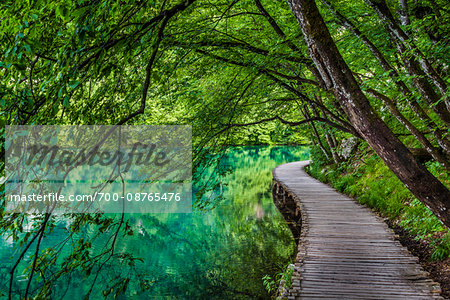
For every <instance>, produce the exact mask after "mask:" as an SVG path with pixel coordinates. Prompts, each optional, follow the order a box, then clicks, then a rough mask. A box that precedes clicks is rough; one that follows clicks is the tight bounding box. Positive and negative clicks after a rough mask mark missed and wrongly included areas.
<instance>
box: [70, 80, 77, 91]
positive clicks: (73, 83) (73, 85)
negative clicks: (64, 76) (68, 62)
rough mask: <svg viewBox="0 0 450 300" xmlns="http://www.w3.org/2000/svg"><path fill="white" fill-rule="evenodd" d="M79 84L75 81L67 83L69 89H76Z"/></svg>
mask: <svg viewBox="0 0 450 300" xmlns="http://www.w3.org/2000/svg"><path fill="white" fill-rule="evenodd" d="M79 84H80V82H79V81H78V80H77V81H70V82H69V87H71V88H73V89H74V88H76V87H77V86H78V85H79Z"/></svg>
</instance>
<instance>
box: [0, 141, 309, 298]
mask: <svg viewBox="0 0 450 300" xmlns="http://www.w3.org/2000/svg"><path fill="white" fill-rule="evenodd" d="M308 155H309V152H308V149H306V148H301V147H294V146H280V147H268V146H260V147H236V148H232V149H230V150H229V151H228V152H227V154H226V155H225V157H224V158H223V161H222V163H223V164H224V165H225V166H228V167H230V169H231V170H232V172H229V173H227V174H226V175H225V176H224V177H223V178H221V179H220V180H221V184H220V185H219V186H218V188H217V189H216V190H215V191H214V193H215V194H216V195H217V194H221V195H222V196H223V199H222V200H221V201H220V202H219V203H216V206H215V207H214V209H211V210H208V211H199V210H197V211H194V212H193V213H192V214H145V215H142V214H135V215H127V220H128V222H129V224H130V227H131V229H132V230H133V235H130V236H126V237H121V238H120V239H119V240H118V243H117V245H116V249H115V252H116V253H132V254H133V255H134V256H136V257H139V258H141V260H136V261H135V262H134V263H133V264H131V265H130V264H124V263H123V261H119V260H110V261H108V263H106V264H105V266H104V267H103V268H102V270H101V272H100V274H99V275H98V278H97V281H96V284H95V286H94V287H93V291H92V295H93V296H92V298H93V299H96V298H98V297H99V296H101V295H103V296H105V295H106V296H107V297H112V296H113V294H114V291H115V290H114V288H113V282H114V280H116V278H118V277H120V276H122V277H126V278H128V279H129V280H130V282H129V283H128V285H127V290H126V292H125V294H124V295H121V296H119V297H118V298H119V299H121V298H123V299H125V298H127V299H129V298H132V299H148V298H155V297H156V298H186V299H231V298H233V299H247V298H252V299H254V298H268V295H267V293H266V291H265V290H264V287H263V284H262V280H261V278H262V277H263V276H264V275H266V274H269V275H271V276H275V274H277V273H278V272H280V269H281V268H282V267H283V266H285V265H286V264H287V263H288V262H289V260H290V259H291V258H292V254H293V253H294V248H295V247H294V242H293V238H292V237H291V234H290V231H289V229H288V228H287V226H286V225H285V223H284V220H283V219H282V217H281V215H280V214H279V212H278V211H277V209H276V208H275V206H274V205H273V203H272V198H271V193H270V183H271V178H272V175H271V171H272V169H273V168H274V167H275V166H276V165H278V164H281V163H284V162H289V161H295V160H302V159H308ZM211 172H213V171H211ZM212 175H213V177H214V176H215V174H214V173H213V174H212ZM69 226H70V224H69V223H67V222H65V221H61V222H60V223H58V226H57V227H56V228H55V230H54V232H53V234H52V235H51V236H49V237H47V238H46V240H45V243H44V245H43V247H42V249H45V248H50V247H52V246H54V245H56V244H58V243H60V242H61V240H62V239H64V238H65V237H66V236H67V233H68V228H69ZM95 234H98V230H97V228H96V227H89V226H88V227H86V228H84V229H83V234H82V235H79V236H77V237H73V240H72V241H70V243H76V242H77V239H80V238H84V239H85V240H86V239H89V238H90V237H92V236H94V235H95ZM110 236H111V233H110V232H106V233H104V234H103V235H100V237H99V238H97V239H96V240H95V242H94V243H93V245H92V248H91V250H90V255H91V256H94V255H96V254H98V253H100V252H101V251H102V249H104V246H105V243H106V242H107V241H108V239H109V237H110ZM16 247H17V245H13V244H12V243H11V241H10V240H8V239H7V238H3V240H2V241H1V243H0V263H1V275H0V276H1V278H0V279H1V281H0V282H1V283H0V290H1V291H6V290H7V283H8V281H9V277H8V272H9V269H10V267H11V263H12V260H11V256H12V257H17V255H18V248H16ZM32 248H33V247H32ZM61 251H62V252H61V254H62V256H67V255H69V252H68V250H67V249H65V248H63V249H62V250H61ZM30 256H31V253H27V259H28V261H29V260H30ZM57 268H58V266H57V265H56V264H55V267H54V270H52V271H56V270H57ZM22 271H23V266H22ZM21 273H22V272H21V271H20V272H18V273H16V274H17V277H16V280H15V284H14V288H15V290H17V291H19V290H21V289H22V290H23V289H24V286H25V285H26V278H25V275H21ZM94 273H95V272H93V274H91V275H88V276H87V275H86V274H84V273H83V274H81V273H80V274H74V273H72V274H69V275H67V276H64V278H62V279H60V280H58V282H56V283H55V284H54V285H53V290H52V296H53V297H54V299H61V298H77V299H78V298H82V297H83V296H84V295H85V294H86V293H87V292H88V291H89V289H90V288H91V283H92V282H93V276H95V274H94ZM40 284H42V282H41V283H40ZM40 286H41V285H40ZM36 287H37V288H38V287H39V286H36ZM16 295H18V294H16Z"/></svg>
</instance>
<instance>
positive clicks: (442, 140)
mask: <svg viewBox="0 0 450 300" xmlns="http://www.w3.org/2000/svg"><path fill="white" fill-rule="evenodd" d="M400 1H406V0H400ZM322 3H324V4H325V5H326V6H327V7H328V9H329V10H330V12H331V13H332V14H333V15H335V16H336V18H337V19H338V21H339V22H340V23H342V25H343V26H344V27H345V28H347V29H348V30H350V31H351V32H352V33H353V34H354V35H355V36H356V37H357V38H359V39H361V41H362V42H363V43H364V45H366V47H367V48H368V49H369V50H370V52H371V53H372V55H373V56H374V57H375V58H376V59H377V61H378V63H379V64H380V66H381V67H382V68H383V70H384V71H386V72H389V76H391V77H392V79H393V82H394V83H395V84H396V85H397V87H398V89H399V90H400V92H401V93H402V94H403V96H405V98H406V99H407V101H408V105H409V106H410V107H411V109H412V110H413V112H414V113H415V114H416V115H417V116H418V117H419V118H420V119H421V120H422V121H423V122H424V123H425V125H426V126H427V128H428V129H429V130H430V131H431V132H432V133H433V135H434V137H435V139H436V141H437V142H438V144H439V146H440V147H441V148H442V150H444V152H445V153H446V154H450V143H449V142H448V140H447V138H446V137H445V136H444V131H443V130H442V129H440V128H439V127H438V125H436V124H435V123H434V121H433V120H432V119H431V118H430V117H429V116H428V115H427V113H426V112H425V111H424V110H423V109H422V107H421V106H420V105H419V103H418V102H417V101H416V100H415V99H414V97H413V96H412V93H411V91H410V90H409V88H408V87H407V86H406V84H405V83H404V82H403V81H402V80H401V79H400V76H399V74H398V72H397V71H396V70H395V69H394V68H393V67H392V66H391V64H390V63H389V62H388V61H387V60H386V58H385V57H384V55H383V54H382V53H381V51H380V50H379V49H378V48H377V47H376V46H375V44H374V43H372V41H371V40H369V38H368V37H367V36H366V35H365V34H363V33H362V32H361V31H360V30H359V29H358V28H357V27H356V26H355V24H353V23H352V22H351V21H350V20H349V19H347V18H346V17H345V16H344V15H342V14H341V13H340V12H338V11H337V10H336V9H335V8H334V7H333V6H332V5H331V3H330V2H329V1H328V0H322ZM441 108H442V107H441Z"/></svg>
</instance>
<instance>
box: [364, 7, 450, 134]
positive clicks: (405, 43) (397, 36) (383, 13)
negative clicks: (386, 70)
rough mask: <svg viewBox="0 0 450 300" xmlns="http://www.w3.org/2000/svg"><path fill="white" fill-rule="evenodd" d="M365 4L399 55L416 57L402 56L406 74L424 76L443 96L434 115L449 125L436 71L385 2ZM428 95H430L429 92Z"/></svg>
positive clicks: (448, 104)
mask: <svg viewBox="0 0 450 300" xmlns="http://www.w3.org/2000/svg"><path fill="white" fill-rule="evenodd" d="M365 2H366V3H367V4H368V5H369V6H371V7H372V8H373V9H374V10H375V11H376V12H377V14H378V16H379V17H380V19H381V20H383V21H384V23H385V25H386V29H387V31H388V33H389V35H390V36H391V38H392V40H393V42H396V44H397V47H398V49H399V52H400V53H401V54H404V53H405V52H407V51H408V50H409V51H411V52H412V53H414V55H415V56H416V57H415V58H406V56H405V55H403V56H404V58H403V61H404V62H405V67H406V68H407V69H408V72H410V75H418V76H423V75H425V74H426V75H427V76H428V77H429V78H430V79H431V80H432V81H433V83H434V84H435V85H436V87H437V88H438V89H439V90H440V92H441V93H442V95H443V96H444V103H442V102H439V103H438V104H437V105H435V106H434V107H435V108H436V113H437V114H438V115H439V117H441V118H443V121H445V122H446V124H447V125H448V124H450V100H449V99H448V97H447V96H446V92H447V85H446V83H445V82H444V80H443V79H442V78H441V77H440V76H439V75H438V74H437V72H436V70H435V69H434V68H433V66H432V65H431V63H430V62H429V61H428V59H427V58H426V57H425V55H424V54H423V53H422V52H421V51H420V50H419V49H418V48H417V47H416V46H415V45H414V43H413V41H410V40H409V37H408V35H407V34H406V33H405V32H404V31H403V30H402V29H401V28H400V26H399V25H398V24H397V23H396V21H395V18H394V16H393V15H392V13H391V11H390V10H389V7H388V6H387V4H386V1H385V0H365ZM416 59H418V61H419V62H420V65H421V66H422V68H423V70H422V69H421V68H420V66H419V64H418V63H417V61H416ZM411 72H412V73H411ZM424 79H425V78H424ZM425 81H426V80H425ZM426 82H428V81H426ZM421 84H423V85H424V86H426V85H427V84H426V83H425V82H422V83H421ZM426 88H427V89H428V88H431V89H433V88H432V87H431V85H430V87H426ZM430 95H432V93H431V91H430ZM424 97H425V95H424ZM434 97H438V98H437V99H436V100H439V95H436V96H434ZM436 100H435V101H436ZM429 104H432V103H429ZM441 114H442V115H441Z"/></svg>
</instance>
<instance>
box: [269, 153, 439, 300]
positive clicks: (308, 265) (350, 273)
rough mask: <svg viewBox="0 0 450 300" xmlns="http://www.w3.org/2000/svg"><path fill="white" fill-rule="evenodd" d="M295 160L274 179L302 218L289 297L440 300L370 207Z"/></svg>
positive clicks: (434, 284) (278, 169)
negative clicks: (292, 283) (304, 168)
mask: <svg viewBox="0 0 450 300" xmlns="http://www.w3.org/2000/svg"><path fill="white" fill-rule="evenodd" d="M306 164H307V162H295V163H289V164H285V165H281V166H279V167H277V168H276V169H275V170H274V172H273V174H274V179H275V180H276V181H277V182H278V183H279V184H280V185H281V186H282V187H283V189H285V190H286V191H288V192H289V193H290V194H291V196H292V197H293V199H294V201H295V203H294V205H297V206H299V208H300V211H301V214H302V215H301V218H302V229H301V235H302V236H301V238H300V242H299V253H298V255H297V261H296V262H295V265H296V268H297V269H296V271H295V273H294V275H293V278H292V280H293V282H295V284H294V285H293V288H292V289H291V290H290V294H289V296H288V299H311V298H322V299H439V295H438V294H437V293H436V291H438V290H439V286H438V285H437V284H436V283H435V282H433V281H432V280H430V279H429V278H428V277H427V273H426V272H424V271H423V269H422V267H421V266H420V265H419V264H418V262H417V261H418V259H417V258H416V257H414V256H412V255H411V254H409V252H408V251H407V250H406V249H405V248H403V247H402V246H401V245H400V243H399V242H398V241H396V240H395V235H394V234H393V232H392V231H391V230H390V229H389V228H388V227H387V225H386V224H385V223H384V222H383V221H382V219H381V218H379V217H377V216H376V215H374V214H373V213H372V212H371V211H370V209H368V208H367V207H364V206H362V205H360V204H359V203H356V202H355V201H354V200H352V199H350V198H348V197H346V196H345V195H343V194H341V193H339V192H337V191H335V190H334V189H332V188H330V187H329V186H327V185H324V184H323V183H321V182H319V181H317V180H315V179H313V178H311V177H310V176H309V175H308V174H307V173H306V172H305V171H304V170H303V167H304V166H305V165H306Z"/></svg>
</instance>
